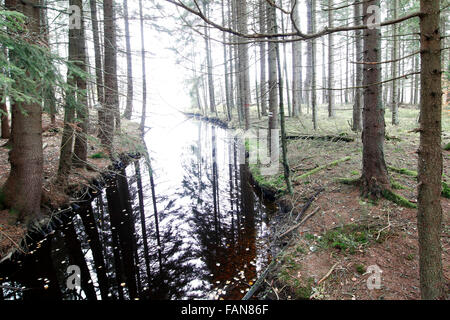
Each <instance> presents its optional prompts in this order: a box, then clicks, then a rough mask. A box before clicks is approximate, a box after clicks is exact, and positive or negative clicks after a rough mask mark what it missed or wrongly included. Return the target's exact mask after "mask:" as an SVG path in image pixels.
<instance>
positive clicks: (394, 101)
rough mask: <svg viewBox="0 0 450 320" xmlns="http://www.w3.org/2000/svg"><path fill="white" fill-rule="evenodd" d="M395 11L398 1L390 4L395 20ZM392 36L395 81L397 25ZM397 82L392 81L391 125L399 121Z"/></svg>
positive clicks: (395, 75)
mask: <svg viewBox="0 0 450 320" xmlns="http://www.w3.org/2000/svg"><path fill="white" fill-rule="evenodd" d="M397 11H398V0H394V1H393V2H392V13H393V17H392V18H393V19H397ZM392 29H393V30H392V36H393V41H394V43H393V47H392V60H393V62H392V74H391V77H392V79H395V78H396V77H397V61H396V60H397V59H398V39H397V35H398V26H397V24H394V25H392ZM397 84H398V81H397V80H393V81H392V101H391V104H392V125H395V126H396V125H398V124H399V119H398V89H397Z"/></svg>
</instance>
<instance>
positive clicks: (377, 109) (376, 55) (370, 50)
mask: <svg viewBox="0 0 450 320" xmlns="http://www.w3.org/2000/svg"><path fill="white" fill-rule="evenodd" d="M369 6H377V7H379V6H380V0H369V1H366V2H364V4H363V12H364V24H365V25H367V24H368V20H369V18H370V15H369V13H367V12H368V7H369ZM380 59H381V31H380V29H379V28H368V29H364V62H366V64H364V70H363V76H364V80H363V85H364V87H365V91H364V111H363V115H364V116H363V119H364V120H363V133H362V142H363V172H362V178H361V182H362V186H363V193H364V195H366V196H368V197H371V198H375V199H376V198H379V197H381V195H382V192H383V191H384V190H385V189H388V188H389V187H390V185H389V178H388V173H387V168H386V163H385V160H384V136H385V122H384V108H383V104H382V101H381V84H380V82H381V64H379V63H377V64H370V63H371V62H380Z"/></svg>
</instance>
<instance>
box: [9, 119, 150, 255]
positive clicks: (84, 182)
mask: <svg viewBox="0 0 450 320" xmlns="http://www.w3.org/2000/svg"><path fill="white" fill-rule="evenodd" d="M90 123H91V126H90V131H89V137H88V145H89V148H88V163H89V165H90V168H89V170H88V169H72V171H71V174H70V175H69V177H68V187H67V189H66V190H65V191H64V190H61V187H60V186H58V185H56V184H55V179H56V176H57V172H58V165H59V155H60V147H61V139H62V131H63V121H62V119H57V121H56V126H51V124H50V118H49V117H48V116H47V115H44V116H43V124H42V127H43V148H44V151H43V152H44V181H43V196H42V206H41V211H42V212H43V219H42V220H43V221H47V220H48V218H49V217H51V216H52V215H53V214H55V212H57V211H60V210H61V208H65V207H67V206H68V205H69V204H70V203H73V202H76V201H77V199H74V198H73V196H74V195H75V194H77V193H78V192H80V191H83V190H85V189H86V188H87V187H89V186H91V185H92V183H93V181H95V180H98V179H100V178H101V176H102V175H103V174H105V173H107V172H108V171H110V170H112V162H111V160H110V158H109V156H108V155H107V152H106V151H105V150H104V149H103V148H102V146H101V144H100V141H99V139H97V138H96V136H97V127H96V123H97V120H96V115H95V114H92V115H91V116H90ZM6 143H7V140H4V139H0V195H1V186H3V184H4V183H5V181H6V179H7V178H8V175H9V171H10V164H9V161H8V153H9V148H7V147H4V145H5V144H6ZM143 148H144V147H143V146H142V143H141V134H140V131H139V124H137V123H134V122H131V121H127V120H124V119H121V130H120V132H116V134H115V138H114V148H113V149H114V151H115V152H116V153H117V154H118V155H127V154H137V153H140V152H142V151H143ZM11 221H12V220H11V214H10V212H9V211H8V210H2V203H1V197H0V261H2V259H4V258H5V257H8V256H10V254H11V253H12V252H14V251H17V250H18V251H23V248H22V247H23V244H24V243H25V242H26V241H24V240H26V239H25V236H26V234H27V231H28V230H27V229H28V227H27V225H24V224H14V223H12V222H11ZM38 224H39V222H38Z"/></svg>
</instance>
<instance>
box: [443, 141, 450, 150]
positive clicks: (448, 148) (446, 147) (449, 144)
mask: <svg viewBox="0 0 450 320" xmlns="http://www.w3.org/2000/svg"><path fill="white" fill-rule="evenodd" d="M444 150H446V151H450V142H449V143H447V144H446V145H445V146H444Z"/></svg>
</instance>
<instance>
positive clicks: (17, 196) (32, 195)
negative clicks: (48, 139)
mask: <svg viewBox="0 0 450 320" xmlns="http://www.w3.org/2000/svg"><path fill="white" fill-rule="evenodd" d="M13 2H15V1H13ZM38 4H39V0H30V1H29V2H28V3H26V4H24V3H20V4H17V10H18V11H19V12H21V13H23V14H24V15H25V16H26V17H28V18H29V19H30V20H29V23H28V24H27V27H28V31H29V32H30V33H31V34H33V38H31V39H34V40H35V41H36V42H37V41H38V39H39V33H40V21H41V17H40V9H39V8H38ZM7 5H8V3H7ZM13 5H14V6H15V3H13ZM7 8H8V6H7ZM11 51H12V55H13V59H15V58H16V57H14V56H15V54H14V49H11ZM11 51H10V52H11ZM13 106H14V107H13V108H12V130H11V143H12V149H11V151H10V153H9V162H10V164H11V171H10V173H9V177H8V179H7V181H6V183H5V185H4V187H3V192H4V194H5V204H6V206H7V207H9V208H11V209H12V210H14V211H17V213H18V216H17V219H18V220H29V219H31V218H33V217H35V216H39V215H40V213H41V212H40V204H41V195H42V178H43V152H42V108H41V105H39V104H36V103H26V102H21V103H18V102H16V103H15V104H13Z"/></svg>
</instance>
